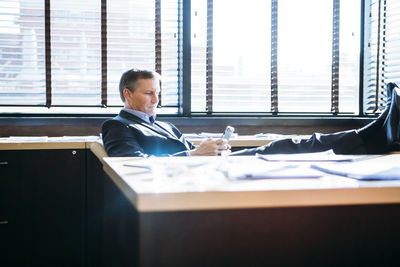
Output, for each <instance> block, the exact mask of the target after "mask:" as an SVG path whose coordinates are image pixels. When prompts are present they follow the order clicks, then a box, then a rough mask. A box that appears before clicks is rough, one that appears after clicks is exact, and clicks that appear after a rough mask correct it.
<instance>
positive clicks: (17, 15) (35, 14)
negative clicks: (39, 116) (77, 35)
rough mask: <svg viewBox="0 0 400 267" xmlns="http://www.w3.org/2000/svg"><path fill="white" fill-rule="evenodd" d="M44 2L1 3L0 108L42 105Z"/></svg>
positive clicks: (38, 0)
mask: <svg viewBox="0 0 400 267" xmlns="http://www.w3.org/2000/svg"><path fill="white" fill-rule="evenodd" d="M45 75H46V74H45V37H44V1H43V0H10V1H0V105H10V104H13V105H44V104H45V103H46V87H45V80H46V77H45Z"/></svg>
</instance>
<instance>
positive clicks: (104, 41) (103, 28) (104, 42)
mask: <svg viewBox="0 0 400 267" xmlns="http://www.w3.org/2000/svg"><path fill="white" fill-rule="evenodd" d="M101 105H102V106H103V107H107V0H101Z"/></svg>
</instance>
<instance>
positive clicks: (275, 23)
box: [271, 0, 278, 114]
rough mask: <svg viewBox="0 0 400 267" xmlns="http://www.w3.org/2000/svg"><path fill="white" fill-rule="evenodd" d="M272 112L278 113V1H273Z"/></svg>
mask: <svg viewBox="0 0 400 267" xmlns="http://www.w3.org/2000/svg"><path fill="white" fill-rule="evenodd" d="M271 112H272V113H274V114H276V113H278V0H272V1H271Z"/></svg>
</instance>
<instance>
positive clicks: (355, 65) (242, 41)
mask: <svg viewBox="0 0 400 267" xmlns="http://www.w3.org/2000/svg"><path fill="white" fill-rule="evenodd" d="M206 2H208V5H207V3H206ZM210 2H212V3H213V13H212V14H213V15H212V16H213V21H212V23H210V22H208V23H207V20H208V19H209V15H208V14H207V8H208V11H209V6H210V4H209V3H210ZM192 8H194V14H193V13H192V16H194V18H193V20H194V21H195V23H193V26H192V32H193V38H194V40H195V42H193V47H192V107H193V109H192V110H193V111H199V112H206V111H209V110H210V109H212V112H213V113H218V112H230V113H238V112H265V113H269V112H272V113H273V114H279V113H280V114H282V113H328V114H329V113H333V114H337V113H356V112H358V93H359V82H358V80H359V60H360V58H359V54H360V39H359V38H360V14H361V11H360V10H361V7H360V1H359V0H349V1H340V0H323V1H321V0H302V1H298V0H273V1H261V0H249V1H246V2H243V1H223V0H218V1H216V0H215V1H210V0H208V1H206V0H197V1H196V0H194V1H192ZM200 25H201V26H200ZM205 26H207V28H204V27H205ZM210 27H212V29H210ZM209 32H212V34H213V35H212V41H213V42H212V44H211V45H212V49H210V48H209V46H210V43H207V39H206V37H207V33H209ZM208 39H209V38H208ZM207 49H208V50H207ZM207 51H212V58H211V60H210V59H209V57H210V53H207ZM210 62H211V63H212V66H211V67H212V79H210V77H209V73H210V71H208V70H209V69H210V66H209V63H210ZM202 64H205V66H204V65H202ZM210 82H212V84H210ZM210 87H211V88H212V90H210ZM210 92H212V95H211V94H210ZM207 97H208V99H207V101H206V98H207ZM210 97H212V99H210ZM210 103H212V106H211V107H210ZM193 104H195V105H193ZM208 113H209V112H208Z"/></svg>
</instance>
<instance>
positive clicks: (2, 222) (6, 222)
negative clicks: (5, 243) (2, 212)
mask: <svg viewBox="0 0 400 267" xmlns="http://www.w3.org/2000/svg"><path fill="white" fill-rule="evenodd" d="M1 224H8V221H0V225H1Z"/></svg>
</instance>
